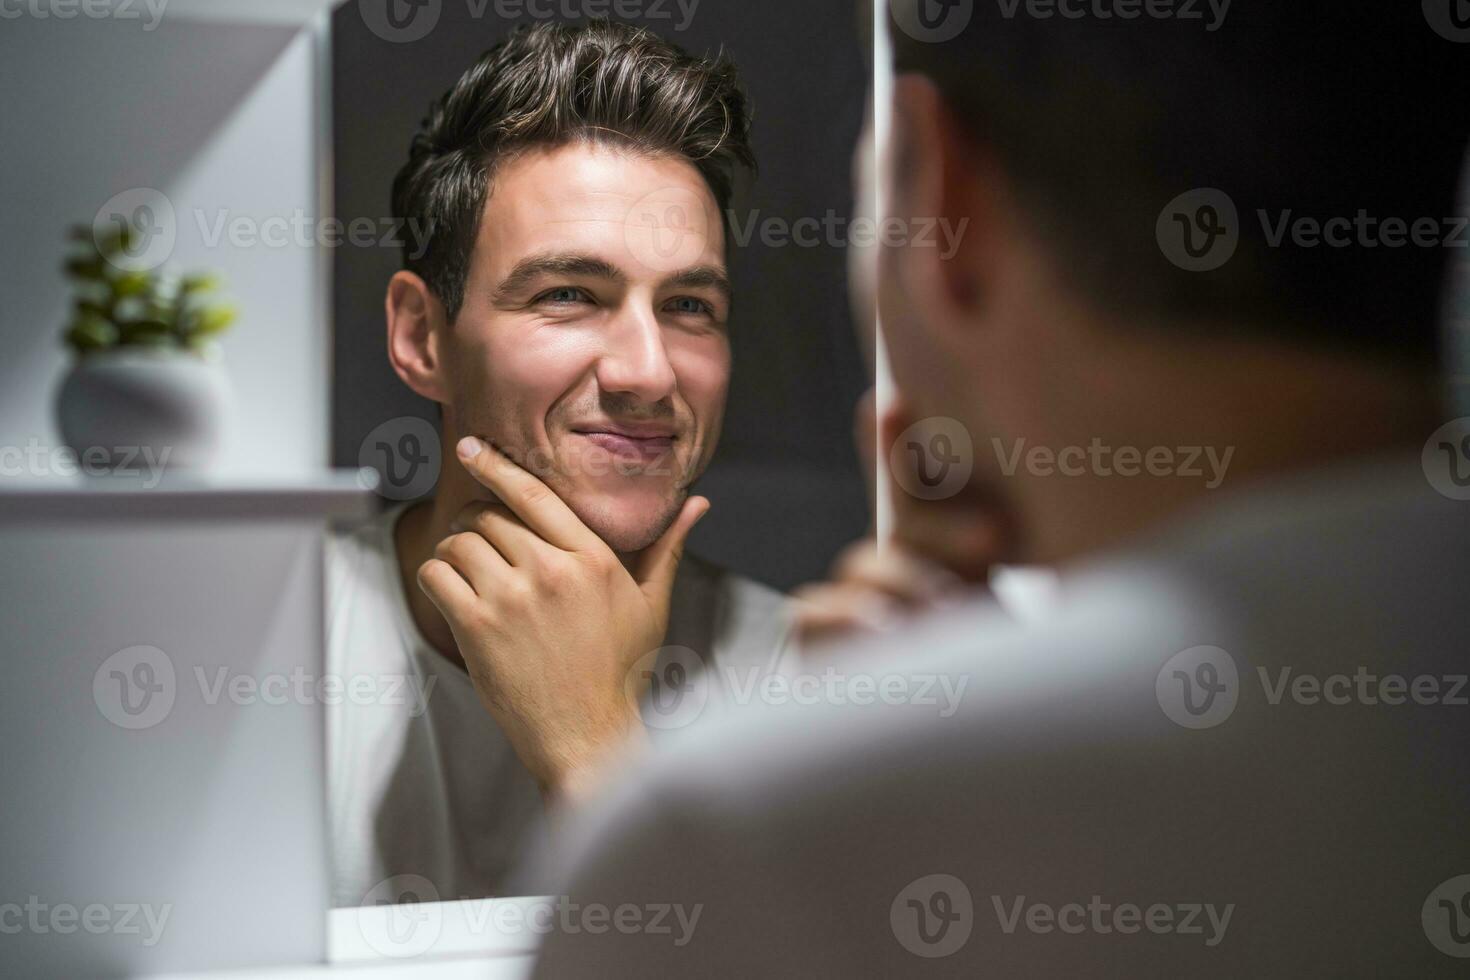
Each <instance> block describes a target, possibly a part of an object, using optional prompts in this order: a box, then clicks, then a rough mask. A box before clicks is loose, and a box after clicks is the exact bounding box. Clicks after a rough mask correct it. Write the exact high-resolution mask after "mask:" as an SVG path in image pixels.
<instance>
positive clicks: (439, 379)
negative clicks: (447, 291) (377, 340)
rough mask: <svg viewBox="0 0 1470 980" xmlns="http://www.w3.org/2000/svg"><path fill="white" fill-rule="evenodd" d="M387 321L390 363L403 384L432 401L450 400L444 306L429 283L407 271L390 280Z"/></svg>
mask: <svg viewBox="0 0 1470 980" xmlns="http://www.w3.org/2000/svg"><path fill="white" fill-rule="evenodd" d="M383 306H384V312H385V313H386V315H387V321H388V361H389V363H391V364H392V365H393V370H394V371H395V372H397V374H398V377H400V378H402V379H403V383H404V384H406V385H408V386H409V388H411V389H413V391H414V392H415V393H417V394H419V395H422V396H423V397H425V398H427V399H429V400H430V401H435V402H440V403H444V402H447V401H448V398H447V397H446V395H447V386H446V385H445V383H444V378H443V368H444V362H443V358H442V356H441V354H440V344H441V342H442V337H443V331H444V326H445V319H446V318H445V315H444V306H443V304H442V303H440V302H439V300H438V298H437V297H436V296H434V294H433V292H432V291H430V289H429V285H428V283H426V282H424V280H423V279H422V278H420V277H419V276H418V275H417V274H415V273H412V272H408V271H406V270H403V271H399V272H397V273H395V274H394V276H393V278H392V279H390V280H389V281H388V293H387V296H386V297H385V298H384V302H383Z"/></svg>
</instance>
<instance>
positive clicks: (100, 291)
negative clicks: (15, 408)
mask: <svg viewBox="0 0 1470 980" xmlns="http://www.w3.org/2000/svg"><path fill="white" fill-rule="evenodd" d="M132 237H133V236H132V232H131V230H130V229H129V228H127V227H126V226H122V227H120V228H119V229H118V230H117V231H115V232H111V233H108V234H106V235H98V234H96V233H95V232H94V230H93V229H92V228H91V227H87V226H81V227H77V228H75V229H73V231H72V234H71V238H72V242H73V245H74V250H73V252H72V253H71V254H70V255H69V257H68V259H67V262H66V266H65V271H66V274H67V277H68V278H69V279H70V280H71V281H72V283H73V285H74V290H75V303H74V307H73V315H72V318H71V322H70V323H69V324H68V326H67V329H66V334H65V342H66V344H67V346H68V347H70V348H71V350H72V351H73V352H74V354H75V359H74V361H73V363H72V367H71V370H70V371H69V372H68V373H67V375H66V378H65V380H64V381H63V382H62V385H61V388H60V391H59V393H58V395H57V403H56V410H57V420H58V422H59V424H60V427H61V433H62V436H63V438H64V439H65V440H66V442H67V444H68V445H69V446H71V448H72V450H73V451H74V452H75V453H76V454H77V462H78V464H79V466H80V468H81V469H82V471H83V472H86V473H88V474H113V475H116V474H121V473H131V472H138V471H139V469H140V468H141V467H144V466H146V467H147V468H148V469H149V471H150V472H153V471H166V472H167V471H179V470H192V471H200V470H204V469H207V468H208V466H209V465H210V463H211V462H212V460H213V458H214V457H215V455H216V453H217V452H218V450H219V448H220V446H221V444H222V442H223V439H224V429H225V425H226V420H227V415H228V404H229V387H228V381H227V378H226V376H225V373H224V371H223V369H222V367H221V365H220V362H219V356H218V348H217V345H216V340H217V338H218V336H219V335H220V333H221V332H222V331H224V330H225V329H226V328H227V327H229V325H230V324H231V323H232V322H233V321H234V319H235V315H236V313H235V310H234V308H233V307H231V306H230V305H228V304H226V303H223V302H221V301H220V300H219V299H218V295H217V291H218V288H219V283H218V281H217V280H216V279H215V278H214V277H213V276H210V275H205V274H191V275H183V276H181V275H176V274H174V273H171V272H169V271H166V270H162V269H147V268H136V267H135V266H133V265H132V264H130V263H129V262H128V256H129V254H130V249H131V246H132Z"/></svg>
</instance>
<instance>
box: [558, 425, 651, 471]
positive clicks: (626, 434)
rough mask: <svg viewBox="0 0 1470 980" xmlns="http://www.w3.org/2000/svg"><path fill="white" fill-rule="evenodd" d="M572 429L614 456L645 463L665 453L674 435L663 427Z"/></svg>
mask: <svg viewBox="0 0 1470 980" xmlns="http://www.w3.org/2000/svg"><path fill="white" fill-rule="evenodd" d="M572 432H573V434H575V435H578V436H581V437H582V438H584V439H586V440H587V441H588V442H591V443H592V444H593V445H595V446H598V447H599V448H601V449H603V450H604V451H606V452H608V453H611V454H613V455H614V456H618V457H621V458H630V459H637V460H643V461H646V462H654V461H656V460H658V459H659V458H661V457H663V456H665V455H667V454H668V452H669V451H670V450H671V449H672V448H673V445H674V438H675V437H674V434H673V433H672V432H671V431H670V430H669V428H668V427H667V426H631V425H618V426H606V427H603V426H599V427H597V428H590V427H589V428H581V429H573V430H572Z"/></svg>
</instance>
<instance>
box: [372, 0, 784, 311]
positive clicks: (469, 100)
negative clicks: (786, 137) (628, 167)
mask: <svg viewBox="0 0 1470 980" xmlns="http://www.w3.org/2000/svg"><path fill="white" fill-rule="evenodd" d="M581 141H586V142H592V143H603V144H609V145H615V146H619V147H623V148H627V149H631V150H634V151H637V152H642V153H648V154H652V155H664V154H669V155H678V156H682V157H684V158H686V159H687V160H689V161H690V162H691V163H692V164H693V165H694V166H695V167H696V168H697V169H698V170H699V172H700V174H701V175H702V176H703V177H704V179H705V182H706V183H707V184H708V185H709V189H710V191H711V193H712V194H713V195H714V198H715V201H716V203H717V204H718V205H719V208H720V212H721V214H722V215H724V214H725V213H726V211H727V209H728V207H729V203H730V195H731V191H732V187H733V184H734V180H735V178H736V174H737V171H738V170H740V169H741V168H744V169H746V170H750V171H753V170H754V169H755V157H754V154H753V153H752V151H751V148H750V114H749V111H748V109H747V103H746V97H745V94H744V92H743V90H742V89H741V87H740V82H739V78H738V74H737V71H736V69H735V66H734V65H733V64H732V63H731V62H730V61H728V60H727V59H725V58H724V57H723V56H719V57H716V58H714V59H703V58H695V57H692V56H690V55H688V54H686V53H685V52H684V51H683V50H681V49H680V48H679V47H677V46H675V45H674V44H671V43H669V42H668V41H665V40H663V39H662V38H660V37H659V36H658V35H656V34H654V33H652V32H651V31H648V30H646V29H643V28H639V27H633V26H630V25H627V24H621V23H616V22H610V21H607V20H590V21H585V22H582V23H579V24H562V23H555V22H544V23H539V24H536V25H534V26H524V27H521V28H518V29H517V30H516V31H514V32H513V33H512V34H511V35H510V36H509V37H508V38H506V40H504V41H502V42H501V43H499V44H497V45H495V46H494V47H492V48H491V49H490V50H488V51H486V52H485V53H484V55H482V56H481V57H480V59H479V61H477V62H476V63H475V64H474V65H473V66H472V67H471V68H470V69H469V70H468V71H466V72H465V73H464V75H462V76H461V77H460V79H459V81H457V82H456V83H455V84H454V87H453V88H451V89H450V90H449V91H448V92H446V93H445V94H444V95H443V96H441V97H440V98H439V99H438V100H437V101H436V102H434V104H433V106H432V107H431V108H430V110H429V115H428V117H427V118H426V119H425V120H424V121H423V124H422V125H421V126H420V128H419V131H418V133H417V134H416V135H415V136H414V138H413V143H412V145H411V146H410V149H409V158H408V162H407V163H406V164H404V166H403V168H402V169H401V170H400V171H399V172H398V175H397V176H396V177H395V178H394V180H393V212H394V216H395V217H396V218H397V219H398V220H399V221H400V222H403V223H404V225H405V226H406V227H411V228H415V229H422V231H421V232H419V234H420V235H422V236H423V237H420V238H419V239H418V240H417V241H415V242H414V243H413V245H412V247H405V249H404V267H405V268H407V269H408V270H409V271H411V272H414V273H417V274H418V275H419V276H421V277H422V278H423V279H424V281H425V282H426V283H427V284H428V286H429V289H430V290H431V291H432V292H433V293H434V295H435V296H436V297H438V299H439V300H440V302H441V303H443V304H444V308H445V311H446V313H447V315H448V317H449V319H450V321H451V322H453V320H454V319H455V318H456V317H457V316H458V315H459V310H460V307H461V305H462V304H463V301H464V284H465V277H466V275H467V274H468V271H469V262H470V255H471V253H472V252H473V250H474V244H475V238H476V235H477V234H478V230H479V226H480V219H481V215H482V213H483V211H484V207H485V200H486V196H487V194H488V192H489V188H490V181H491V180H492V179H493V177H494V173H495V168H496V165H497V163H499V162H501V161H503V160H505V159H507V158H508V157H509V156H510V155H513V154H515V153H516V152H518V151H521V150H524V149H528V148H531V147H541V146H551V147H554V146H560V145H565V144H569V143H574V142H581ZM425 239H426V240H425Z"/></svg>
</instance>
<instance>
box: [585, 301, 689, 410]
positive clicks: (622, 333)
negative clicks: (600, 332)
mask: <svg viewBox="0 0 1470 980" xmlns="http://www.w3.org/2000/svg"><path fill="white" fill-rule="evenodd" d="M597 383H598V386H599V387H601V388H602V390H603V391H608V392H621V393H624V394H629V395H633V396H636V397H637V398H638V399H639V400H640V401H645V402H649V403H655V402H660V401H663V400H664V399H665V398H667V397H669V395H671V394H673V392H674V387H675V381H674V368H673V365H671V364H670V363H669V355H668V351H666V350H665V349H664V337H663V329H662V328H661V327H660V326H659V322H658V317H656V316H655V315H654V313H653V311H652V310H651V309H649V310H633V309H630V310H626V311H623V312H621V313H620V314H619V315H618V316H617V317H616V318H615V319H614V320H613V322H612V323H610V324H608V334H607V347H606V349H605V350H604V352H603V355H602V357H601V358H600V359H599V361H598V364H597Z"/></svg>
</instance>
